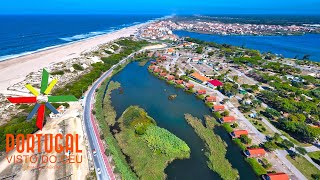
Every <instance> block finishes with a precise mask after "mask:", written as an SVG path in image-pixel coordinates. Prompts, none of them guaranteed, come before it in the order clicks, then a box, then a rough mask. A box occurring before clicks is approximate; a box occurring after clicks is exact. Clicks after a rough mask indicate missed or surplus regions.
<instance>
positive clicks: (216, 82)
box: [207, 79, 223, 88]
mask: <svg viewBox="0 0 320 180" xmlns="http://www.w3.org/2000/svg"><path fill="white" fill-rule="evenodd" d="M207 85H208V86H209V87H210V88H215V87H218V86H222V85H223V84H222V82H220V81H219V80H217V79H213V80H210V81H208V83H207Z"/></svg>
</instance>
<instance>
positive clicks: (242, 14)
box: [0, 13, 320, 16]
mask: <svg viewBox="0 0 320 180" xmlns="http://www.w3.org/2000/svg"><path fill="white" fill-rule="evenodd" d="M9 15H10V16H12V15H16V16H23V15H35V16H37V15H160V16H172V15H174V16H239V15H241V16H246V15H255V16H320V13H319V14H309V13H306V14H294V13H286V14H284V13H274V14H273V13H216V14H207V13H204V14H198V13H193V14H188V13H179V14H176V13H171V14H170V13H166V14H162V13H4V14H1V13H0V16H9Z"/></svg>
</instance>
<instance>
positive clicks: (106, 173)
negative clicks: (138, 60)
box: [83, 53, 134, 180]
mask: <svg viewBox="0 0 320 180" xmlns="http://www.w3.org/2000/svg"><path fill="white" fill-rule="evenodd" d="M133 55H134V53H132V54H131V55H129V56H128V57H127V58H125V59H123V60H122V61H120V62H119V63H118V64H116V65H114V66H112V68H110V69H109V70H108V71H107V72H105V73H104V74H103V75H102V76H101V77H100V78H99V79H98V80H96V81H95V82H94V83H93V85H92V86H91V87H89V90H88V91H87V92H86V94H85V100H84V102H85V105H84V112H83V113H84V114H83V118H84V124H85V129H86V133H87V137H88V141H89V146H90V152H91V155H92V157H93V162H94V166H95V169H96V174H97V177H98V179H101V180H115V175H114V174H113V171H112V168H111V165H110V163H109V161H108V159H107V156H106V155H105V153H104V152H105V149H104V146H103V143H102V140H101V139H100V135H99V131H98V127H97V124H96V123H95V121H94V116H93V114H92V109H93V104H94V102H95V100H94V95H95V91H96V89H97V88H99V87H100V85H101V83H102V82H103V81H104V80H105V79H106V78H107V77H109V76H110V75H111V73H112V71H113V69H114V68H116V67H117V66H118V65H120V64H123V63H125V61H126V60H127V59H128V58H131V57H132V56H133ZM93 149H95V150H96V155H95V156H93V154H92V151H93ZM98 168H100V170H101V173H100V174H99V173H98V171H97V169H98Z"/></svg>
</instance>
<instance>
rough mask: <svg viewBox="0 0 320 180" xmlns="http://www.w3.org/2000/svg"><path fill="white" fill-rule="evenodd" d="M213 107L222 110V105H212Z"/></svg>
mask: <svg viewBox="0 0 320 180" xmlns="http://www.w3.org/2000/svg"><path fill="white" fill-rule="evenodd" d="M213 109H214V110H215V111H222V110H224V106H222V105H216V106H213Z"/></svg>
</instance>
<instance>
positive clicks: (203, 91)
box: [197, 89, 207, 94]
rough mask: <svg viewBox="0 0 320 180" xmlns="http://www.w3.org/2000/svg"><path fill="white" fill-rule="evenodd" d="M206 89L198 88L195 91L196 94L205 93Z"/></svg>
mask: <svg viewBox="0 0 320 180" xmlns="http://www.w3.org/2000/svg"><path fill="white" fill-rule="evenodd" d="M206 92H207V91H206V90H205V89H199V90H198V91H197V93H198V94H205V93H206Z"/></svg>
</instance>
